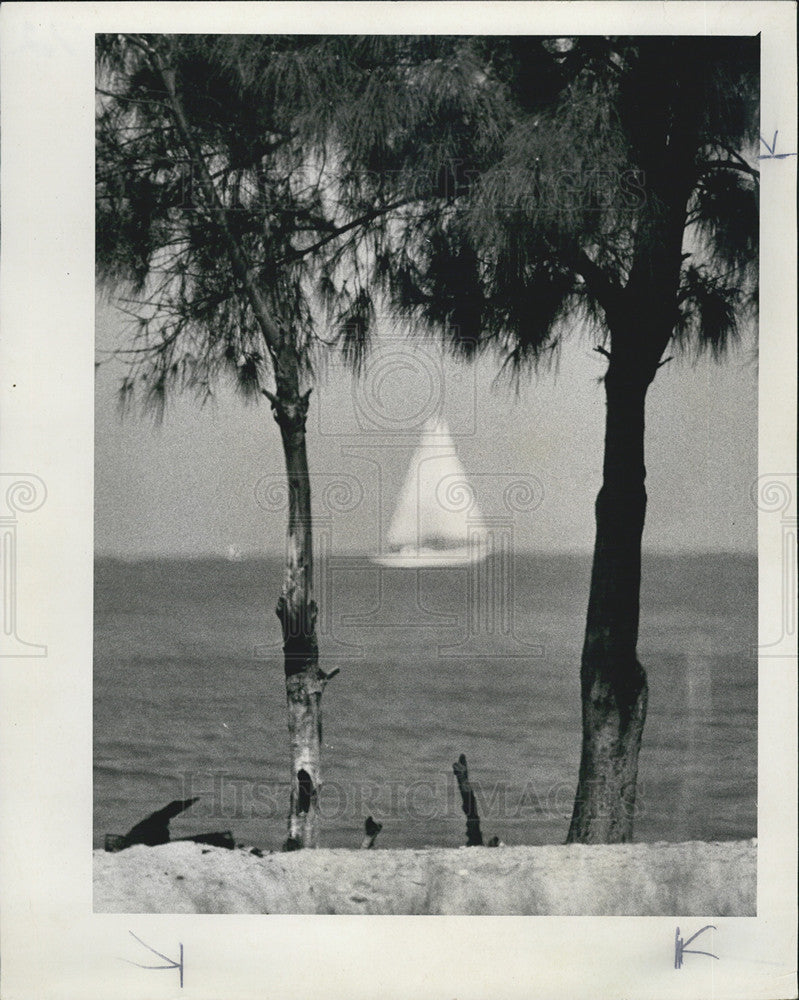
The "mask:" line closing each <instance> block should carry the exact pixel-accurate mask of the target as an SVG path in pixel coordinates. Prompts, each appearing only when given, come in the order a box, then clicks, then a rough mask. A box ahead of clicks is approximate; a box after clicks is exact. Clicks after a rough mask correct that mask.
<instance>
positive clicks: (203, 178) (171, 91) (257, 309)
mask: <svg viewBox="0 0 799 1000" xmlns="http://www.w3.org/2000/svg"><path fill="white" fill-rule="evenodd" d="M127 37H128V38H129V39H130V41H131V42H132V44H134V45H136V46H137V47H138V48H140V49H142V51H143V52H144V53H145V54H146V55H147V57H148V59H149V61H150V64H151V65H152V67H153V69H154V70H155V71H156V72H157V73H158V75H159V76H160V78H161V81H162V82H163V84H164V87H165V89H166V92H167V96H168V98H169V106H170V109H171V111H172V117H173V119H174V121H175V125H176V126H177V130H178V132H179V134H180V137H181V140H182V142H183V145H184V147H185V149H186V152H187V153H188V155H189V158H190V160H191V162H192V163H193V164H194V165H195V167H196V168H197V170H198V172H199V181H200V186H201V188H202V190H203V193H204V194H205V197H206V200H207V202H208V206H207V207H208V208H209V210H210V211H211V213H212V215H213V218H214V220H215V222H216V224H217V225H218V226H219V230H220V232H221V233H222V237H223V239H224V241H225V244H226V247H227V251H228V256H229V257H230V262H231V264H232V266H233V270H234V272H235V274H236V276H237V277H238V279H239V281H241V283H242V285H243V286H244V290H245V292H246V293H247V297H248V298H249V300H250V304H251V305H252V309H253V312H254V313H255V316H256V319H257V320H258V325H259V326H260V327H261V330H262V332H263V335H264V339H265V341H266V344H267V346H268V347H269V349H270V351H271V352H273V353H277V352H278V351H279V350H280V346H281V341H282V339H283V338H282V334H281V331H280V330H279V328H278V326H277V324H276V323H275V322H274V320H273V319H272V316H271V313H270V310H269V308H268V307H267V304H266V301H265V300H264V297H263V295H262V294H261V290H260V289H259V288H258V286H257V285H256V284H255V282H254V281H253V279H252V276H251V274H250V269H249V266H248V264H247V260H246V258H245V256H244V253H243V252H242V249H241V247H240V246H239V243H238V241H237V240H236V237H235V236H234V235H233V231H232V229H231V226H230V223H229V220H228V213H227V209H226V208H225V206H224V204H223V202H222V200H221V198H220V197H219V194H218V192H217V190H216V187H215V185H214V181H213V178H212V177H211V172H210V169H209V167H208V164H207V163H206V161H205V157H204V156H203V155H202V151H201V150H200V147H199V145H198V144H197V142H196V140H195V138H194V136H193V135H192V131H191V127H190V126H189V123H188V121H187V119H186V115H185V113H184V110H183V105H182V103H181V101H180V98H179V97H178V93H177V89H176V87H175V71H174V70H171V69H169V67H168V66H166V65H165V63H164V61H163V59H162V58H161V55H160V53H159V52H158V51H157V50H156V49H154V48H153V47H152V46H151V45H150V44H149V43H148V42H147V41H146V40H144V39H142V38H141V37H140V36H135V35H128V36H127Z"/></svg>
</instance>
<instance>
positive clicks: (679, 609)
mask: <svg viewBox="0 0 799 1000" xmlns="http://www.w3.org/2000/svg"><path fill="white" fill-rule="evenodd" d="M487 568H488V567H484V569H487ZM589 572H590V557H553V556H525V557H517V559H516V560H515V564H514V566H513V567H512V573H511V574H510V576H508V577H507V579H506V578H504V577H503V576H502V573H501V571H500V568H499V567H497V568H496V574H495V576H494V578H493V584H492V585H490V586H488V587H483V586H482V584H483V582H484V579H483V578H481V581H479V582H480V583H481V586H480V587H477V588H475V587H474V583H475V581H474V579H472V580H471V583H470V579H469V577H468V575H467V571H466V570H454V569H446V570H445V569H435V570H425V571H420V572H416V571H409V570H383V571H382V575H381V574H380V573H379V571H378V570H377V568H376V567H375V568H369V567H366V566H364V565H362V564H360V563H359V562H358V561H357V560H353V561H350V562H348V561H347V560H340V561H339V563H338V564H337V565H336V566H335V567H334V568H333V569H331V572H330V574H329V578H328V586H327V589H324V588H323V589H322V590H321V592H320V594H319V597H320V604H322V605H323V612H324V613H323V615H322V617H321V618H320V629H321V632H322V634H321V636H320V646H321V651H322V661H321V662H322V664H323V666H325V667H326V668H327V669H330V668H331V667H332V666H339V667H341V673H340V674H339V676H337V677H336V678H335V679H334V680H333V681H332V682H331V683H330V684H329V686H328V688H327V690H326V692H325V695H324V699H323V713H324V760H323V768H324V772H323V780H324V788H323V791H322V796H321V805H322V810H323V814H324V819H323V842H324V845H325V846H329V847H357V846H358V844H359V842H360V838H361V834H362V830H363V820H364V818H365V817H366V816H367V815H368V814H372V815H373V816H374V817H375V818H376V819H378V820H379V821H380V822H382V823H383V831H382V833H381V834H380V837H379V838H378V841H377V846H379V847H383V848H390V847H420V846H424V845H428V844H429V845H436V846H458V845H460V844H462V843H464V842H465V841H464V837H465V820H464V816H463V814H462V812H461V810H460V800H459V796H458V793H457V787H456V785H455V780H454V777H453V775H452V762H453V761H454V760H455V759H456V758H457V756H458V754H460V753H465V754H466V756H467V758H468V762H469V771H470V777H471V779H472V783H473V785H474V786H475V788H476V791H477V796H478V806H479V808H480V813H481V820H482V827H483V833H484V836H486V837H490V836H492V835H493V834H497V835H498V836H499V837H500V838H501V839H502V840H503V841H505V843H508V844H545V843H560V842H562V841H563V839H564V838H565V834H566V830H567V827H568V820H569V816H570V814H571V804H572V798H573V794H574V787H575V781H576V775H577V768H578V763H579V748H580V700H579V661H580V647H581V642H582V632H583V625H584V618H585V607H586V601H587V594H588V578H589ZM280 577H281V567H280V563H279V561H266V560H246V561H243V562H228V561H213V560H195V561H176V560H158V561H148V562H137V563H128V562H121V561H115V560H106V559H100V560H98V561H97V564H96V585H95V677H94V705H95V709H94V725H95V729H94V749H95V770H94V802H95V806H94V841H95V846H96V847H99V846H102V842H103V836H104V834H105V833H124V832H125V831H126V830H127V829H129V828H130V827H131V826H132V825H133V824H134V823H135V822H137V821H138V820H140V819H142V818H143V817H144V815H146V814H147V813H148V812H151V811H152V810H153V809H156V808H159V807H160V806H162V805H165V804H166V803H167V802H168V801H170V800H171V799H173V798H178V797H184V796H189V795H200V796H201V800H200V801H199V802H198V803H197V804H196V805H195V806H193V807H192V809H191V810H190V811H189V812H187V813H186V814H185V815H184V816H183V817H180V818H178V819H176V820H173V822H172V825H171V829H172V832H173V835H174V836H181V835H187V834H190V833H200V832H209V831H212V830H223V829H230V830H232V831H233V834H234V836H235V837H236V838H237V839H238V840H242V841H246V842H247V843H249V844H254V845H258V846H261V847H265V848H271V849H276V848H278V847H279V846H280V844H281V843H282V841H283V839H284V837H285V814H286V809H287V804H288V791H287V769H288V750H287V735H286V722H285V688H284V683H283V671H282V665H281V657H280V647H279V626H278V622H277V618H276V617H275V615H274V611H273V608H274V604H275V600H276V597H277V594H278V593H279V589H280ZM508 581H509V582H508ZM506 591H507V594H508V596H509V598H510V603H509V604H508V605H507V606H506V610H505V611H504V613H503V611H502V608H501V607H500V606H499V605H498V604H497V603H496V602H497V601H498V598H499V596H501V595H502V594H503V593H505V592H506ZM470 595H471V596H470ZM475 595H477V596H475ZM486 595H488V598H492V599H493V600H494V601H495V603H494V605H491V604H490V602H489V600H488V598H486ZM508 607H510V608H512V612H511V613H509V612H508V610H507V608H508ZM756 642H757V563H756V560H755V559H754V558H753V557H752V558H749V557H744V556H725V555H701V556H688V557H686V556H679V557H664V556H649V557H648V558H645V561H644V580H643V592H642V613H641V637H640V643H639V652H640V657H641V660H642V662H643V663H644V665H645V666H646V668H647V670H648V673H649V684H650V696H649V717H648V719H647V724H646V730H645V733H644V741H643V747H642V751H641V758H640V772H639V774H640V782H639V796H638V798H639V802H638V815H637V818H636V822H635V836H636V839H638V840H642V841H655V840H668V841H680V840H688V839H701V840H724V839H731V838H743V837H752V836H756V834H757V803H756V793H757V787H756V786H757V664H756V660H755V658H754V656H753V653H752V650H753V647H754V646H755V644H756Z"/></svg>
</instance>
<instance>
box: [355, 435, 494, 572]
mask: <svg viewBox="0 0 799 1000" xmlns="http://www.w3.org/2000/svg"><path fill="white" fill-rule="evenodd" d="M386 541H387V544H388V552H387V553H384V554H382V555H380V556H377V557H375V562H377V563H379V564H380V565H384V566H410V567H413V566H415V567H418V566H440V565H446V566H453V565H462V564H464V563H469V562H474V561H476V560H478V559H482V558H485V555H486V546H485V523H484V520H483V515H482V512H481V511H480V508H479V506H478V504H477V500H476V498H475V496H474V490H473V489H472V487H471V485H470V484H469V481H468V478H467V476H466V471H465V470H464V468H463V465H461V462H460V460H459V459H458V456H457V453H456V451H455V445H454V443H453V441H452V437H451V435H450V433H449V429H448V428H447V425H446V423H445V422H444V421H443V420H441V421H438V422H435V421H430V422H428V424H427V425H426V426H425V428H424V431H423V432H422V439H421V441H420V443H419V446H418V447H417V449H416V451H415V452H414V454H413V457H412V458H411V463H410V468H409V469H408V475H407V476H406V478H405V482H404V484H403V486H402V489H401V491H400V495H399V500H398V503H397V507H396V510H395V511H394V516H393V517H392V519H391V523H390V525H389V529H388V533H387V535H386Z"/></svg>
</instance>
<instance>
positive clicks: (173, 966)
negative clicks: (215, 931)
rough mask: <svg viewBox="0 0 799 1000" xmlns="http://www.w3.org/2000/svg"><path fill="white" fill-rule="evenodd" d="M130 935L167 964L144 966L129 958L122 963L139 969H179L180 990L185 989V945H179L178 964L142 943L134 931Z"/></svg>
mask: <svg viewBox="0 0 799 1000" xmlns="http://www.w3.org/2000/svg"><path fill="white" fill-rule="evenodd" d="M128 934H130V936H131V937H133V938H135V939H136V940H137V941H138V942H139V944H140V945H142V946H143V947H144V948H146V949H147V950H148V951H151V952H152V953H153V955H157V956H158V958H163V960H164V961H165V962H166V963H167V964H166V965H142V964H141V962H133V961H131V960H130V959H129V958H123V959H122V961H123V962H127V963H128V965H135V966H136V967H137V968H139V969H177V970H178V973H179V974H180V988H181V989H183V969H184V965H183V943H182V942H179V944H178V947H179V948H180V960H179V961H177V962H176V961H175V960H174V959H171V958H169V957H168V956H167V955H163V954H162V953H161V952H160V951H156V950H155V948H152V947H150V945H149V944H147V943H146V942H145V941H142V939H141V938H140V937H138V936H137V935H136V934H134V933H133V931H128Z"/></svg>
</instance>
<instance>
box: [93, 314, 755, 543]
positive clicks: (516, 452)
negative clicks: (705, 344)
mask: <svg viewBox="0 0 799 1000" xmlns="http://www.w3.org/2000/svg"><path fill="white" fill-rule="evenodd" d="M121 329H122V325H121V323H120V319H119V315H118V314H117V313H116V312H115V311H114V310H113V309H112V308H111V307H109V306H108V305H104V304H102V303H99V304H98V307H97V346H98V348H101V349H103V348H108V347H109V346H113V345H114V344H117V345H119V344H121V343H123V335H122V334H121ZM592 345H593V341H592V340H591V339H590V338H589V337H587V336H586V335H585V334H582V335H581V334H580V333H579V331H575V335H574V336H572V337H570V338H569V340H568V342H567V345H566V346H565V347H564V349H563V351H562V354H561V357H560V362H559V365H558V367H557V370H552V371H546V372H542V373H540V374H539V375H537V376H536V375H533V376H532V377H531V378H530V379H529V380H527V379H525V380H524V381H523V383H522V386H521V390H520V391H519V393H518V394H517V393H516V392H515V391H514V389H513V388H511V387H509V386H508V385H507V384H505V383H503V384H499V385H497V384H496V381H495V376H496V372H497V368H496V362H494V361H493V360H491V359H488V358H486V359H482V360H481V361H480V362H479V363H478V364H477V365H474V366H467V365H464V364H460V363H456V362H454V361H452V360H451V359H446V360H445V359H442V358H441V356H440V354H439V352H438V351H437V350H436V349H435V348H434V347H431V346H429V345H427V344H426V343H424V342H418V343H415V344H413V343H410V342H408V341H407V340H406V339H404V338H400V337H396V336H391V335H385V336H383V337H382V338H381V347H380V349H379V350H378V352H377V353H376V354H375V356H374V358H373V360H372V361H371V363H370V364H369V365H368V366H367V371H366V373H365V375H364V377H363V378H362V379H361V380H360V381H359V382H356V381H354V380H353V378H352V377H351V376H350V375H349V374H348V373H347V372H345V371H344V370H343V369H342V368H341V366H340V365H338V364H337V363H333V364H332V365H331V366H330V368H329V370H328V371H327V372H326V374H325V375H324V376H323V377H322V378H321V379H320V382H319V384H318V385H317V388H316V389H315V391H314V393H313V394H312V397H311V400H312V402H311V410H310V413H309V421H308V428H309V459H310V466H311V473H312V476H314V477H315V478H314V480H313V493H314V515H315V517H316V518H318V519H319V518H322V517H323V516H324V515H329V518H328V519H327V520H325V523H324V525H323V524H322V521H321V520H320V523H319V530H322V528H324V530H325V531H327V532H329V535H330V538H331V545H332V546H333V549H334V550H336V551H341V552H370V551H373V550H375V549H376V548H377V546H378V542H379V538H380V537H381V534H382V535H384V533H385V528H386V525H387V521H388V519H389V518H390V516H391V513H392V511H393V507H394V503H395V501H396V497H397V494H398V491H399V489H400V487H401V484H402V481H403V479H404V477H405V474H406V471H407V467H408V463H409V461H410V457H411V454H412V452H413V450H414V448H415V446H416V444H417V442H418V440H419V434H420V429H421V426H422V425H423V423H424V421H425V419H426V417H429V416H431V415H434V414H435V413H436V412H438V411H439V410H440V411H441V412H442V413H443V416H444V417H445V419H446V420H447V422H448V424H449V426H450V430H451V432H452V436H453V438H454V440H455V444H456V446H457V449H458V453H459V455H460V458H461V461H462V462H463V465H464V466H465V468H466V470H467V473H469V475H470V476H473V477H474V485H475V489H476V490H477V493H478V497H479V499H480V502H481V505H482V507H483V510H484V512H485V513H486V515H488V516H493V515H500V514H502V512H503V510H504V508H503V507H502V487H503V485H506V484H507V483H509V482H511V481H512V480H514V479H515V480H522V481H524V480H525V477H527V481H529V482H530V484H531V486H532V488H533V489H534V490H536V491H538V492H537V493H536V496H537V497H539V499H540V503H538V506H537V507H536V509H534V510H532V511H526V512H517V513H515V514H514V515H513V537H514V542H515V545H516V546H517V548H518V550H520V551H536V550H537V551H590V549H591V547H592V544H593V531H594V525H593V503H594V498H595V496H596V492H597V490H598V488H599V484H600V474H601V466H602V440H603V425H604V399H603V389H602V386H601V384H600V383H599V381H598V379H599V377H600V376H601V374H602V372H603V369H604V365H605V362H604V359H603V358H602V357H601V356H600V355H598V354H596V353H594V352H593V350H592ZM98 357H99V358H100V359H103V358H104V357H105V355H102V354H101V355H98ZM124 370H125V369H124V366H123V365H122V364H121V363H120V362H117V361H111V362H109V363H106V364H103V365H101V366H100V367H99V368H98V370H97V381H96V388H97V392H96V414H95V427H96V430H95V437H96V442H95V549H96V551H97V553H98V554H103V555H118V556H125V557H137V556H148V555H161V554H181V555H207V554H223V553H224V552H225V551H226V549H227V548H228V546H235V547H237V548H238V549H240V550H241V551H242V552H243V553H245V554H253V555H256V554H261V553H276V552H280V551H282V546H283V531H284V517H285V515H284V512H283V511H282V510H280V509H277V510H273V509H271V508H270V499H269V498H270V496H272V494H270V492H269V485H270V483H271V482H272V481H274V482H275V483H277V484H279V483H280V481H281V478H282V474H283V458H282V452H281V449H280V440H279V434H278V430H277V426H276V424H275V423H274V421H273V419H272V416H271V413H270V410H269V407H268V405H266V401H265V400H264V401H263V402H262V403H261V404H259V405H246V404H245V403H244V402H243V401H242V400H240V399H239V398H238V397H237V396H236V395H235V394H234V393H233V391H232V390H231V389H230V387H228V386H226V385H225V386H221V387H220V390H219V393H218V398H217V400H216V401H215V402H214V403H212V404H209V405H206V406H205V407H204V408H200V406H199V405H198V404H197V403H196V401H195V400H194V399H193V398H191V397H190V396H187V397H186V398H182V399H179V400H176V402H175V404H174V405H173V406H172V407H171V408H169V409H168V411H167V414H166V417H165V420H164V423H163V424H162V425H161V426H158V427H156V426H154V425H153V421H152V420H151V419H150V418H143V417H141V416H140V415H139V414H138V413H131V414H129V415H128V416H126V417H125V419H124V420H121V419H120V417H119V415H118V412H117V405H116V398H115V390H116V387H117V385H118V383H119V380H120V377H121V375H122V374H123V373H124ZM647 417H648V419H647V491H648V494H649V507H648V512H647V524H646V530H645V536H644V544H645V546H646V547H648V548H650V549H653V550H655V549H656V550H660V551H664V550H665V551H689V550H690V551H702V550H731V551H748V552H754V551H755V550H756V511H755V507H754V505H753V503H752V500H751V499H750V487H751V484H752V482H753V481H754V479H755V478H756V476H757V368H756V364H755V349H754V341H753V339H751V338H750V339H749V340H747V341H746V342H745V343H744V344H742V345H741V346H740V347H739V348H738V349H737V350H736V351H733V353H731V354H730V355H729V356H728V357H727V359H726V360H725V361H724V362H723V363H721V364H718V363H716V362H713V361H712V360H710V359H702V360H700V361H698V362H696V363H695V362H693V361H691V360H688V359H684V358H676V359H675V360H674V361H672V362H670V363H669V364H667V365H665V366H664V367H663V368H662V369H661V371H660V372H659V374H658V377H657V379H656V380H655V382H654V384H653V385H652V387H651V388H650V391H649V398H648V410H647ZM530 477H533V478H530ZM336 480H338V481H339V485H338V487H336V486H335V482H336ZM326 490H332V491H333V492H328V493H326ZM336 490H337V491H338V492H336ZM347 493H349V495H350V498H351V501H352V502H353V503H354V502H356V501H359V502H358V503H357V506H356V507H355V508H354V509H350V510H344V511H341V510H340V507H341V501H342V500H344V501H345V503H344V504H343V506H344V507H345V508H346V507H347V502H346V501H347ZM359 498H360V499H359ZM326 499H329V500H330V503H327V502H326ZM277 506H278V508H279V504H278V505H277Z"/></svg>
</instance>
